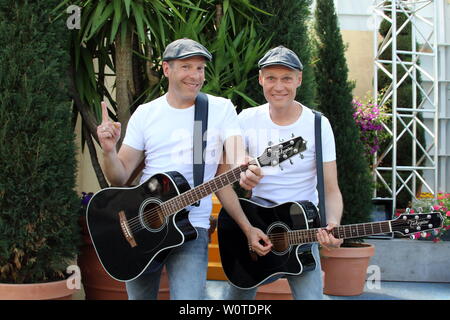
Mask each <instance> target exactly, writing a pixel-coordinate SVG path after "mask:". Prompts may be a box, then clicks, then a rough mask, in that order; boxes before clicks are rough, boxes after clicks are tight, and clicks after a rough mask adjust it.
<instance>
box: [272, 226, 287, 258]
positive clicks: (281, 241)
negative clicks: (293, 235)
mask: <svg viewBox="0 0 450 320" xmlns="http://www.w3.org/2000/svg"><path fill="white" fill-rule="evenodd" d="M287 235H288V234H287V232H286V229H285V228H283V227H275V228H273V229H272V230H271V231H270V233H269V238H270V241H272V244H273V247H272V250H273V251H275V252H279V253H282V252H285V251H286V250H288V249H289V241H288V237H287Z"/></svg>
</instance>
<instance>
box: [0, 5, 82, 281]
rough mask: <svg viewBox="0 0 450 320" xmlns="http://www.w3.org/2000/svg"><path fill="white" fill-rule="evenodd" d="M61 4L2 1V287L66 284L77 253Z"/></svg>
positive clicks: (76, 203)
mask: <svg viewBox="0 0 450 320" xmlns="http://www.w3.org/2000/svg"><path fill="white" fill-rule="evenodd" d="M58 2H59V1H58V0H46V1H43V0H40V1H26V0H22V1H13V2H11V1H6V0H0V123H1V127H0V140H1V141H2V142H1V143H0V167H1V168H2V169H1V170H0V234H1V237H0V282H7V283H36V282H45V281H52V280H61V279H64V277H65V275H64V271H65V270H66V267H67V266H68V265H69V263H73V261H74V259H75V257H76V252H77V246H78V244H79V243H78V239H79V238H78V235H79V230H78V226H77V221H78V209H79V207H80V200H79V198H78V197H77V195H76V193H75V191H74V187H75V170H76V161H75V147H74V133H73V128H72V126H71V103H70V98H69V95H68V91H67V88H66V81H67V79H66V78H67V70H68V63H69V53H68V37H69V32H70V31H69V30H68V29H67V27H66V26H65V21H63V20H60V21H59V22H57V23H51V22H50V11H51V10H52V8H54V7H56V6H57V4H58Z"/></svg>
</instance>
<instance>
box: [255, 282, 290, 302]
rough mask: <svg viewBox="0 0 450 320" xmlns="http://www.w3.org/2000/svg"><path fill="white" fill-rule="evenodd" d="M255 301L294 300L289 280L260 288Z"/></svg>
mask: <svg viewBox="0 0 450 320" xmlns="http://www.w3.org/2000/svg"><path fill="white" fill-rule="evenodd" d="M255 300H292V294H291V288H290V287H289V283H288V281H287V279H278V280H276V281H274V282H271V283H269V284H265V285H263V286H259V287H258V291H257V292H256V297H255Z"/></svg>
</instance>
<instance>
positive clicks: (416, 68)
mask: <svg viewBox="0 0 450 320" xmlns="http://www.w3.org/2000/svg"><path fill="white" fill-rule="evenodd" d="M443 5H444V4H443V1H439V0H436V1H432V0H430V1H420V0H390V1H381V0H376V1H374V6H373V18H374V21H375V23H374V26H375V30H374V50H375V52H374V99H375V101H381V102H380V103H379V104H380V105H381V106H384V105H386V104H388V105H389V106H390V107H391V112H389V113H387V114H386V115H387V116H388V118H389V121H386V122H385V123H384V124H383V126H384V128H385V130H387V132H388V133H389V135H390V136H391V137H392V139H391V142H390V144H389V145H388V146H387V147H386V148H385V149H384V150H379V152H378V153H377V155H376V159H375V162H374V164H373V176H374V180H375V183H376V186H377V187H376V189H375V192H374V197H375V198H378V197H380V189H381V188H382V186H384V190H387V191H388V193H389V194H390V196H388V197H387V198H388V199H392V202H393V206H392V208H393V210H395V208H396V204H397V197H398V195H399V193H400V192H402V191H403V192H405V190H406V192H408V193H409V195H410V196H411V199H413V198H415V197H416V195H417V193H418V192H420V191H421V192H430V193H432V194H436V192H437V191H438V190H437V188H438V172H437V171H438V112H439V110H438V100H439V84H438V71H439V70H438V39H437V34H438V29H439V28H438V17H439V15H438V9H439V6H443ZM400 16H402V17H401V18H403V19H400ZM393 17H399V18H398V19H394V18H393ZM382 21H387V22H388V24H389V26H390V28H389V31H388V32H387V34H386V36H385V37H384V38H381V37H380V34H379V27H380V24H381V22H382ZM384 24H386V22H384ZM406 28H411V33H412V34H411V50H400V49H399V48H398V37H399V36H400V34H401V33H402V31H405V30H407V29H406ZM390 52H391V53H390ZM389 53H390V54H389ZM386 55H389V57H388V58H386ZM381 57H384V58H383V59H382V58H381ZM406 57H408V58H406ZM382 74H384V75H385V76H387V77H388V79H389V86H388V88H387V90H386V91H385V92H384V93H383V94H381V92H380V89H382V88H380V87H379V82H378V79H379V76H380V75H382ZM419 78H420V79H421V81H419ZM407 81H408V82H410V83H411V95H412V97H411V101H412V105H410V106H401V105H399V103H398V91H397V90H398V89H399V88H400V87H401V86H402V84H404V83H405V82H407ZM421 128H422V129H421ZM418 130H423V132H424V135H425V143H424V141H422V142H421V141H419V140H420V139H418V138H417V132H418ZM402 137H403V139H405V137H408V141H411V151H412V152H411V157H410V159H411V161H410V163H407V164H405V163H403V165H400V164H399V158H400V156H402V155H401V154H399V150H398V149H397V146H398V142H399V141H400V139H401V138H402ZM417 154H423V155H422V156H421V157H420V158H419V157H417ZM388 158H389V159H392V161H384V163H383V160H386V159H388ZM402 161H403V162H404V160H402ZM386 163H388V165H386ZM388 172H391V174H390V175H389V174H386V173H388ZM387 177H389V178H387ZM419 185H420V190H419V189H418V186H419ZM384 198H386V195H384Z"/></svg>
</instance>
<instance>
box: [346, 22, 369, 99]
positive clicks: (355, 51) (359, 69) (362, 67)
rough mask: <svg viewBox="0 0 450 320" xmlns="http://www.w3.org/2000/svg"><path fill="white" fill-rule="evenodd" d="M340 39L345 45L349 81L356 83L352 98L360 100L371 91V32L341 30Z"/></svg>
mask: <svg viewBox="0 0 450 320" xmlns="http://www.w3.org/2000/svg"><path fill="white" fill-rule="evenodd" d="M342 39H343V41H344V44H345V45H347V51H346V52H345V57H346V59H347V65H348V68H349V75H348V76H349V80H352V81H355V82H356V83H355V85H356V87H355V88H354V89H353V96H356V97H360V98H362V97H364V96H365V95H366V93H367V92H368V91H370V92H372V91H373V32H372V31H353V30H351V31H350V30H343V31H342Z"/></svg>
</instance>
